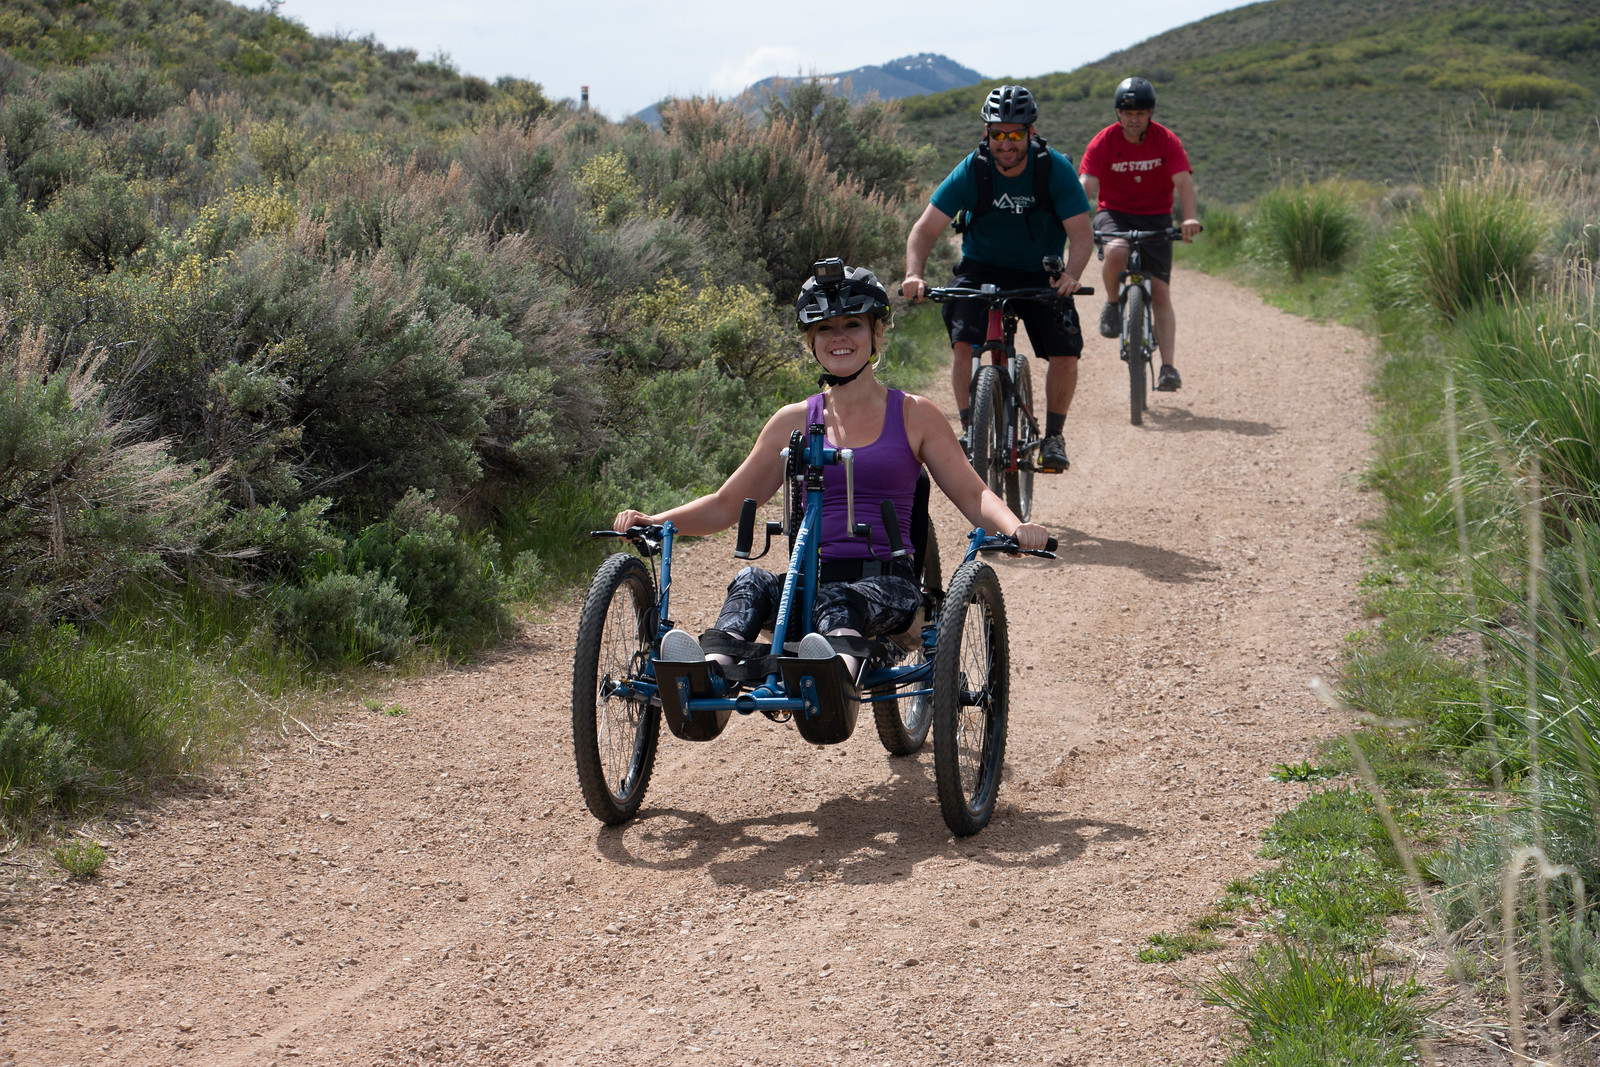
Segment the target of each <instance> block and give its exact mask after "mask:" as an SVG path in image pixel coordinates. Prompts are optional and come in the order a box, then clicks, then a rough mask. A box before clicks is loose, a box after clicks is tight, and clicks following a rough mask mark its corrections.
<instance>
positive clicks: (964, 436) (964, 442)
mask: <svg viewBox="0 0 1600 1067" xmlns="http://www.w3.org/2000/svg"><path fill="white" fill-rule="evenodd" d="M956 440H957V441H959V442H960V443H961V451H963V452H965V453H966V454H967V457H968V458H969V459H970V458H971V456H972V427H970V426H964V427H962V429H961V436H960V437H957V438H956Z"/></svg>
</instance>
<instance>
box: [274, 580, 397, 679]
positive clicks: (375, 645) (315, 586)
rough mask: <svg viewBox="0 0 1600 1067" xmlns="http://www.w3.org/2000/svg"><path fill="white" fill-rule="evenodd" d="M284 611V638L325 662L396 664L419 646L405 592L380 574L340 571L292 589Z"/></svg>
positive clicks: (285, 595)
mask: <svg viewBox="0 0 1600 1067" xmlns="http://www.w3.org/2000/svg"><path fill="white" fill-rule="evenodd" d="M280 610H281V614H280V629H281V631H282V632H283V634H284V635H285V636H286V637H288V638H289V639H291V640H293V641H295V642H296V643H298V644H299V645H300V646H301V647H303V648H304V649H305V650H306V651H307V652H308V653H309V654H310V655H311V656H312V657H313V658H314V659H316V660H317V661H318V662H319V663H324V664H339V663H366V662H370V661H378V662H384V663H393V662H395V661H397V660H399V659H400V658H401V656H403V655H404V654H405V652H406V650H407V649H409V648H410V647H411V646H412V644H413V643H414V639H413V636H412V630H411V618H410V609H409V606H408V605H407V603H406V597H405V594H404V593H402V592H400V590H399V589H397V588H396V587H395V583H394V580H393V579H390V578H385V577H383V576H382V575H381V574H379V573H378V572H376V571H367V572H366V573H364V574H351V573H349V572H348V571H334V572H332V573H331V574H324V575H322V576H321V577H318V578H313V579H311V580H310V581H308V582H307V583H306V584H305V585H304V586H303V587H300V588H294V587H289V588H286V589H285V590H284V591H283V593H282V606H281V609H280Z"/></svg>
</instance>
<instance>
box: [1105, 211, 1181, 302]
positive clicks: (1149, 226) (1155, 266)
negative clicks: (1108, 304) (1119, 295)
mask: <svg viewBox="0 0 1600 1067" xmlns="http://www.w3.org/2000/svg"><path fill="white" fill-rule="evenodd" d="M1171 225H1172V216H1171V215H1129V214H1128V213H1127V212H1125V211H1101V212H1098V213H1097V214H1096V215H1095V217H1094V229H1095V232H1096V233H1100V232H1101V231H1103V230H1164V229H1166V228H1167V227H1168V226H1171ZM1139 248H1140V252H1139V262H1141V263H1143V264H1144V269H1145V271H1146V272H1148V273H1149V274H1150V276H1151V277H1152V278H1157V279H1159V280H1161V281H1164V282H1169V283H1170V282H1171V281H1172V242H1171V241H1144V242H1141V243H1140V245H1139ZM1095 254H1096V255H1098V256H1099V257H1100V258H1101V259H1104V258H1106V253H1105V249H1103V248H1098V247H1097V248H1096V249H1095ZM1115 296H1116V294H1115V293H1107V294H1106V299H1107V300H1111V299H1113V298H1114V297H1115Z"/></svg>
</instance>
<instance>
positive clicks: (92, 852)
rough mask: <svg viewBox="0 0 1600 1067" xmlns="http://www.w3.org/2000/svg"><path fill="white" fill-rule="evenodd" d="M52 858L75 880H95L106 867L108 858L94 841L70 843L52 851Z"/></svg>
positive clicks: (58, 846)
mask: <svg viewBox="0 0 1600 1067" xmlns="http://www.w3.org/2000/svg"><path fill="white" fill-rule="evenodd" d="M50 858H51V859H53V860H55V863H56V866H57V867H60V868H61V869H62V870H63V871H66V872H67V873H68V874H70V875H72V877H74V878H93V877H94V876H95V875H96V874H98V873H100V868H101V867H103V866H105V862H106V859H107V856H106V850H105V849H103V848H101V847H100V846H99V845H97V844H95V843H94V842H93V841H68V842H67V843H66V844H64V845H57V846H56V847H55V848H53V849H51V850H50Z"/></svg>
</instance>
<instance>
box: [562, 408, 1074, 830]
mask: <svg viewBox="0 0 1600 1067" xmlns="http://www.w3.org/2000/svg"><path fill="white" fill-rule="evenodd" d="M784 455H785V459H786V462H787V467H786V470H785V477H784V487H783V491H784V498H785V499H784V508H783V513H782V514H783V516H784V520H783V521H782V522H770V521H769V522H768V523H767V524H766V547H765V548H764V549H762V551H761V554H760V555H757V556H752V555H751V548H752V546H753V544H754V537H755V519H756V506H757V505H756V501H754V500H749V499H747V500H745V502H744V507H743V510H742V512H741V514H740V518H739V527H738V535H737V537H736V539H735V547H734V555H735V556H736V557H738V558H740V559H747V560H756V559H760V558H761V557H762V556H765V555H766V554H767V552H768V551H770V550H771V548H772V541H773V536H774V535H775V534H787V535H789V536H790V537H791V538H793V548H792V550H791V551H790V554H789V568H788V572H787V574H786V575H785V578H784V585H783V596H782V599H781V601H780V603H779V607H778V612H777V617H776V619H775V620H774V622H773V624H772V628H771V629H772V641H771V644H770V646H767V645H766V644H765V642H763V644H762V646H760V648H759V650H758V654H757V655H754V656H752V657H751V658H749V659H747V660H744V661H742V662H739V663H736V664H734V665H733V667H731V668H726V669H724V670H723V671H722V672H719V673H713V672H712V671H711V670H710V665H709V664H708V663H706V662H703V661H702V662H694V663H681V662H677V663H675V662H669V661H664V660H662V659H661V658H660V657H661V638H662V637H663V636H664V635H666V634H667V633H668V632H669V631H670V630H672V629H673V627H674V624H673V622H672V621H671V618H670V615H669V604H670V596H669V594H670V593H671V590H672V548H673V540H674V536H675V533H676V531H675V530H674V528H673V526H672V524H671V523H663V524H661V525H658V526H635V527H633V528H632V529H630V530H628V531H626V532H625V533H620V534H619V533H616V532H615V531H612V530H596V531H594V532H593V534H592V535H591V536H594V537H617V538H622V539H625V540H627V541H628V542H630V543H631V544H632V546H633V547H634V549H635V550H636V551H637V553H638V555H633V554H630V553H627V552H618V553H615V554H613V555H611V556H610V557H608V558H607V559H606V560H605V562H604V563H602V564H601V565H600V568H599V570H597V571H596V572H595V576H594V580H593V581H592V582H590V584H589V592H588V595H587V596H586V597H585V599H584V604H583V610H582V612H581V613H580V615H579V617H578V639H577V644H576V648H575V650H574V654H573V663H572V740H573V750H574V756H575V758H576V762H577V770H578V781H579V785H580V786H581V788H582V791H583V799H584V802H585V803H586V804H587V805H588V807H589V810H590V812H591V813H593V815H594V816H595V818H597V819H599V820H600V821H601V822H603V823H606V824H607V825H611V826H615V825H618V824H620V823H624V822H627V821H628V820H630V819H632V818H633V817H634V816H635V815H636V814H637V813H638V810H639V806H640V804H641V803H643V801H644V794H645V790H646V788H648V786H649V784H650V774H651V771H652V769H653V768H654V766H655V758H656V748H657V744H658V742H659V741H660V738H661V721H662V719H663V718H665V719H666V723H667V728H668V729H669V730H670V731H671V732H672V734H673V736H674V737H677V738H678V739H680V740H684V741H710V740H712V739H714V738H715V737H717V736H718V735H719V734H721V733H722V731H723V728H724V727H726V726H727V724H728V720H729V718H730V717H731V716H732V715H733V713H735V712H737V713H739V714H740V715H751V714H753V713H755V712H760V713H761V714H763V715H764V716H766V717H767V718H769V719H772V720H773V721H775V722H791V721H792V722H793V724H794V726H795V728H796V730H797V731H798V732H799V734H800V736H801V737H802V738H803V739H804V740H806V741H807V742H809V743H811V744H814V745H835V744H839V743H841V742H843V741H845V740H848V739H849V737H850V736H851V734H852V733H853V732H854V731H855V726H856V718H857V714H858V712H859V709H860V706H861V705H862V704H870V705H871V706H872V708H873V712H874V717H875V718H876V720H877V725H878V736H879V739H880V740H881V741H882V742H883V745H884V747H885V748H886V749H887V750H888V751H889V752H890V753H891V754H892V755H910V754H912V753H914V752H916V751H917V750H918V749H920V748H921V747H922V745H923V744H924V742H925V741H926V739H927V736H928V733H929V731H930V727H931V731H932V733H933V757H934V758H933V765H934V781H935V785H936V787H937V789H936V791H937V793H938V798H939V807H940V811H941V813H942V814H943V816H944V821H945V825H946V826H948V827H949V829H950V831H951V832H952V833H955V834H958V835H961V836H967V835H970V834H975V833H977V832H978V831H979V830H982V829H983V828H984V826H986V825H988V822H989V819H990V818H991V816H992V815H993V814H994V807H995V800H996V798H997V797H998V796H999V791H1000V781H1001V768H1002V767H1003V766H1004V764H1005V744H1006V724H1007V720H1008V717H1009V708H1010V687H1011V666H1010V662H1011V661H1010V646H1009V640H1008V637H1007V629H1006V610H1005V600H1004V598H1003V597H1002V595H1001V592H1000V581H999V577H998V576H997V575H996V573H995V571H994V569H993V568H992V567H990V566H989V564H988V563H987V562H985V561H983V560H981V559H979V558H978V556H979V554H980V553H983V554H987V553H1004V554H1007V555H1012V556H1016V555H1032V556H1042V557H1045V558H1047V559H1055V558H1056V557H1055V554H1054V551H1053V550H1054V549H1055V547H1056V541H1055V539H1054V538H1051V539H1050V540H1049V541H1048V543H1047V545H1046V547H1045V549H1043V550H1027V549H1023V548H1021V547H1020V546H1019V545H1018V544H1017V542H1016V539H1015V538H1012V537H1006V536H996V535H991V534H987V533H985V532H984V531H983V530H982V529H976V530H973V531H972V533H971V534H970V535H968V538H967V551H966V556H965V558H964V559H963V560H962V563H961V565H960V566H959V567H957V568H956V570H955V573H954V574H953V575H952V576H951V578H950V585H949V588H948V589H941V588H939V578H938V567H937V559H938V552H937V548H936V547H933V538H932V532H933V531H932V527H931V525H929V526H927V527H926V529H922V530H919V529H918V524H919V522H923V523H925V522H926V511H925V510H924V511H922V512H921V513H920V518H919V513H918V511H917V510H916V509H914V510H913V519H912V530H911V535H912V547H913V549H914V548H916V546H917V545H918V544H919V542H920V539H921V538H922V537H927V539H928V540H927V541H926V542H922V543H925V544H926V545H927V546H928V547H929V549H930V551H928V552H927V553H926V554H925V557H924V560H923V562H922V563H921V565H920V567H919V565H918V563H917V562H916V556H913V554H912V553H911V552H910V551H908V550H907V548H906V546H905V545H904V544H903V542H902V540H901V536H900V527H899V520H898V518H897V517H896V515H895V510H894V505H893V504H892V503H891V502H889V501H882V502H881V503H880V508H879V510H880V512H881V513H882V516H883V524H884V525H883V529H884V531H885V534H886V536H887V539H888V541H889V544H888V545H886V546H882V548H883V549H884V553H885V556H884V558H882V559H880V562H881V564H882V565H883V566H885V567H890V566H900V565H901V564H899V563H897V562H896V561H898V560H901V559H902V558H903V557H908V556H910V557H911V559H909V560H907V562H908V563H909V564H910V566H909V569H910V570H912V571H913V572H914V573H917V580H918V582H919V584H920V587H921V589H922V591H923V604H922V607H921V608H920V609H919V610H918V611H917V613H916V615H915V616H914V617H913V618H912V620H911V622H910V623H909V624H908V625H907V627H906V629H905V630H904V631H902V632H901V633H899V634H893V635H888V636H886V637H881V638H868V639H863V638H842V639H837V640H836V641H831V642H830V643H832V644H834V645H835V647H836V648H837V647H838V643H837V642H838V641H860V642H861V643H862V647H861V649H860V651H862V652H863V653H864V654H865V659H864V662H863V664H862V667H861V673H860V676H859V677H858V678H852V677H851V676H850V674H849V672H848V670H847V669H846V667H845V665H844V657H843V656H841V655H838V654H835V655H834V657H833V658H832V659H809V658H804V657H801V656H799V655H798V654H797V652H798V646H799V643H800V639H801V638H802V637H803V636H804V635H805V634H806V633H807V632H808V631H810V630H811V629H812V627H811V619H812V612H813V604H814V601H815V598H816V594H817V587H818V584H819V581H820V575H821V568H822V561H821V551H820V538H821V523H822V484H823V468H824V467H825V466H828V465H831V464H835V463H837V464H841V465H843V467H844V473H845V484H846V486H847V489H846V498H845V499H846V522H847V527H848V529H850V530H851V531H853V536H858V537H859V536H865V537H867V538H868V539H869V541H868V547H869V548H871V547H872V546H871V543H870V538H871V529H872V527H871V526H870V525H868V524H867V523H860V524H858V523H856V521H855V493H854V488H853V486H854V466H853V463H854V453H853V452H852V450H850V449H848V448H841V449H835V448H832V447H830V446H828V445H827V443H826V441H825V440H824V436H823V427H822V426H821V425H820V424H817V425H812V426H810V427H809V428H808V431H807V432H806V433H802V432H801V431H799V430H796V431H795V432H794V435H793V436H792V437H791V438H790V442H789V448H788V449H787V450H785V453H784ZM801 499H803V500H804V501H805V506H804V507H803V508H801V507H799V502H800V500H801ZM917 555H923V554H922V553H918V554H917ZM658 558H659V561H660V566H659V580H658V577H657V559H658ZM874 558H875V559H876V558H879V557H878V556H877V553H876V552H875V553H874ZM647 564H648V566H647ZM658 590H659V592H658ZM752 789H753V790H756V791H759V789H760V784H759V783H753V784H752Z"/></svg>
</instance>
